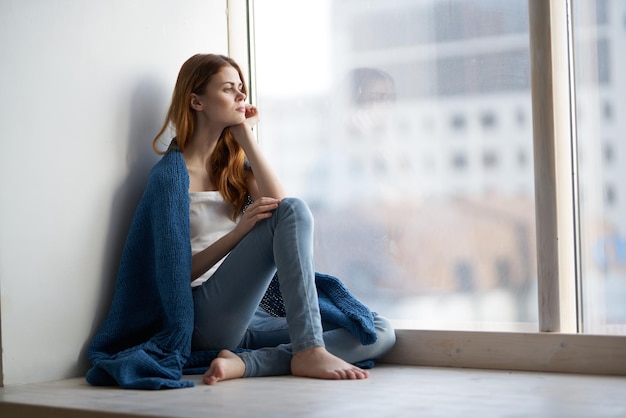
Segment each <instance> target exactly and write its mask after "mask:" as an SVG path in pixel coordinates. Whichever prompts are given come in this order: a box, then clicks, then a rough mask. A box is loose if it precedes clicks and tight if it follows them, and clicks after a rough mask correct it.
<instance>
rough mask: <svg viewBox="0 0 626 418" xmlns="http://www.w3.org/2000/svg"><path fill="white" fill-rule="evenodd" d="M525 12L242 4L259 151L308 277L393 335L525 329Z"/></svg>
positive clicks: (376, 3) (398, 4)
mask: <svg viewBox="0 0 626 418" xmlns="http://www.w3.org/2000/svg"><path fill="white" fill-rule="evenodd" d="M527 9H528V7H527V1H526V0H428V1H427V0H402V1H393V2H390V1H388V0H370V1H367V2H363V1H362V0H326V1H315V2H312V1H303V0H299V1H294V0H273V1H257V2H255V3H254V18H255V30H256V33H255V46H256V54H255V55H256V63H255V65H256V80H257V84H258V85H257V93H258V105H259V108H260V109H261V111H262V121H261V124H260V126H259V140H260V142H261V144H262V146H264V147H265V148H266V149H267V151H268V154H269V155H271V157H272V159H273V162H274V164H275V166H276V167H277V168H278V171H279V174H280V175H281V178H283V179H284V181H285V185H286V187H287V189H288V190H289V192H290V193H291V194H295V195H298V196H300V197H303V198H304V199H306V200H307V201H308V202H309V204H310V205H311V207H312V209H313V211H314V215H315V218H316V249H315V250H316V267H317V269H318V270H320V271H324V272H327V273H330V274H335V275H337V276H339V277H341V278H342V279H343V280H344V281H345V282H346V283H347V285H348V286H349V288H350V289H351V290H352V291H353V292H354V293H355V294H357V296H358V297H360V298H361V299H362V300H364V301H366V302H367V304H368V305H369V306H372V307H373V308H374V309H375V310H378V311H380V312H384V314H385V316H387V317H389V318H394V320H395V322H396V324H397V325H398V326H402V327H421V328H441V329H444V328H448V329H451V328H455V329H487V330H500V329H502V330H520V329H522V330H536V329H537V295H536V283H537V278H536V270H537V269H536V259H535V258H536V257H535V252H536V250H535V228H534V225H535V223H534V180H533V166H532V155H533V152H532V124H531V123H530V118H531V98H530V82H529V80H530V75H529V36H528V11H527ZM287 16H288V17H289V18H287ZM283 17H284V18H283ZM294 22H295V23H294ZM287 34H288V35H287Z"/></svg>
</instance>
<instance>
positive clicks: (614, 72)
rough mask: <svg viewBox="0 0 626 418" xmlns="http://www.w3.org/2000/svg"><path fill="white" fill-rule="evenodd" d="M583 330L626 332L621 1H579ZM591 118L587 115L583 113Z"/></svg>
mask: <svg viewBox="0 0 626 418" xmlns="http://www.w3.org/2000/svg"><path fill="white" fill-rule="evenodd" d="M573 5H574V8H573V16H574V20H573V25H574V28H573V33H574V35H575V37H574V48H576V49H575V57H576V61H575V75H576V84H575V86H576V99H577V102H576V111H577V112H576V114H577V116H578V118H577V122H578V123H577V143H578V150H579V153H578V167H579V188H580V197H579V202H580V230H581V232H580V236H581V242H580V247H581V257H580V258H581V268H580V280H581V286H580V291H581V299H582V331H583V332H587V333H596V334H598V333H600V334H604V333H609V334H626V303H624V301H626V252H625V248H626V247H625V245H624V243H625V242H626V202H625V201H624V199H623V198H622V196H624V195H625V193H626V185H625V184H626V183H625V182H624V179H625V178H626V164H624V161H621V160H620V157H621V156H623V155H624V152H625V151H626V148H625V147H626V143H624V141H607V140H603V138H620V137H623V133H624V132H625V129H626V122H625V121H624V118H619V117H617V115H623V114H624V112H626V95H624V91H625V90H624V77H623V74H624V68H625V64H626V62H624V60H623V59H622V58H621V55H622V51H623V50H624V48H625V47H626V32H625V31H624V30H623V28H622V27H621V25H622V22H621V21H620V16H624V15H625V13H626V4H625V3H624V2H623V1H620V0H598V1H577V2H574V3H573ZM583 116H584V118H583ZM582 155H584V157H585V161H584V164H583V162H582V161H581V159H580V157H581V156H582Z"/></svg>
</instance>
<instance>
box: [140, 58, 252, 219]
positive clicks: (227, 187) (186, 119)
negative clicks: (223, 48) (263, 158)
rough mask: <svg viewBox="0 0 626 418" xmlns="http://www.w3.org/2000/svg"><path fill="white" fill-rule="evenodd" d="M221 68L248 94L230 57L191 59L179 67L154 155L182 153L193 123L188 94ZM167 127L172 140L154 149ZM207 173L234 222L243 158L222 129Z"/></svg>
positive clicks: (243, 198) (240, 200)
mask: <svg viewBox="0 0 626 418" xmlns="http://www.w3.org/2000/svg"><path fill="white" fill-rule="evenodd" d="M225 66H230V67H233V68H234V69H235V70H237V72H238V73H239V77H240V78H241V81H242V83H243V87H242V91H243V93H244V94H246V95H247V94H248V90H247V87H246V84H245V81H244V80H245V79H244V76H243V73H242V71H241V68H240V67H239V65H237V63H236V62H235V61H234V60H233V59H232V58H229V57H226V56H224V55H216V54H197V55H194V56H192V57H191V58H189V59H188V60H187V61H185V63H184V64H183V65H182V67H181V68H180V72H179V73H178V78H177V80H176V85H175V86H174V92H173V94H172V102H171V104H170V108H169V110H168V111H167V115H166V117H165V122H164V123H163V126H162V127H161V130H160V131H159V133H158V134H157V135H156V136H155V137H154V140H153V141H152V149H153V150H154V151H155V152H156V153H157V154H160V155H163V154H166V153H167V152H169V151H170V150H171V149H172V148H174V147H178V148H179V149H180V150H181V151H182V152H184V151H185V146H186V144H187V142H188V141H189V140H190V139H191V137H192V135H193V132H194V131H195V129H196V124H197V116H196V112H195V111H194V110H193V109H192V108H191V93H195V94H198V95H200V94H203V93H204V91H205V89H206V86H207V84H208V83H209V81H210V80H211V77H213V75H215V74H216V73H217V72H218V71H219V70H221V69H222V68H223V67H225ZM170 125H171V126H172V127H173V128H174V131H175V132H176V137H175V138H174V140H173V141H172V142H171V143H170V146H169V147H168V148H167V149H166V150H165V151H162V150H160V149H159V148H158V143H159V138H160V137H161V136H162V135H163V134H164V133H165V131H166V130H167V129H168V127H169V126H170ZM207 171H208V173H209V178H210V179H211V182H212V183H213V184H214V185H215V186H216V187H217V190H218V191H219V192H220V194H221V195H222V196H223V197H224V199H225V200H226V201H227V202H228V203H230V205H231V206H232V207H233V216H232V218H233V220H235V219H236V218H237V217H238V216H239V215H240V214H241V212H242V211H243V208H244V206H245V204H246V203H247V200H248V190H247V184H246V177H247V173H246V155H245V153H244V151H243V149H242V148H241V146H240V145H239V143H238V142H237V141H235V139H234V138H233V135H232V134H231V133H230V130H229V129H228V128H226V129H224V131H223V132H222V134H221V135H220V139H219V141H218V142H217V146H216V147H215V150H214V151H213V154H211V157H210V158H209V162H208V166H207Z"/></svg>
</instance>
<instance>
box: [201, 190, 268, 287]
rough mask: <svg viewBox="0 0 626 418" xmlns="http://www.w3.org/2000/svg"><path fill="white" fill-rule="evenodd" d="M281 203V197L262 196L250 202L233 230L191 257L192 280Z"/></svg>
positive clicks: (222, 255) (218, 259) (211, 265)
mask: <svg viewBox="0 0 626 418" xmlns="http://www.w3.org/2000/svg"><path fill="white" fill-rule="evenodd" d="M279 203H280V200H279V199H274V198H272V197H261V198H259V199H257V200H255V201H254V203H252V204H250V206H248V208H247V209H246V211H245V213H244V214H243V215H241V219H240V220H239V222H238V223H237V226H235V228H234V229H233V230H232V231H230V232H229V233H227V234H226V235H224V236H223V237H222V238H220V239H218V240H217V241H215V242H214V243H213V244H211V245H209V246H208V247H206V248H205V249H204V250H202V251H200V252H198V253H196V254H194V256H193V257H192V258H191V281H194V280H196V279H197V278H198V277H200V276H202V275H203V274H204V273H205V272H206V271H207V270H209V269H210V268H211V267H213V266H214V265H215V263H217V262H218V261H220V260H221V259H222V258H224V256H225V255H226V254H228V253H229V252H230V251H231V250H232V249H233V248H235V246H236V245H237V244H238V243H239V241H241V239H242V238H243V237H245V236H246V234H247V233H248V232H250V230H251V229H252V228H253V227H254V225H256V223H257V222H258V221H260V220H261V219H265V218H269V217H270V216H272V211H273V210H275V209H276V208H277V207H278V204H279Z"/></svg>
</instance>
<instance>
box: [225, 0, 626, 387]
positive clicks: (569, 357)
mask: <svg viewBox="0 0 626 418" xmlns="http://www.w3.org/2000/svg"><path fill="white" fill-rule="evenodd" d="M572 1H573V0H566V1H562V0H528V7H529V19H530V25H529V31H530V51H531V61H530V63H531V96H532V108H533V110H532V112H533V147H534V170H535V172H534V176H535V197H536V203H535V212H536V223H537V224H536V228H537V257H538V262H537V269H538V272H537V273H538V292H539V298H538V301H539V304H538V312H539V331H538V332H536V333H523V332H492V331H448V330H413V329H398V330H396V334H397V337H398V340H397V343H396V346H395V348H394V349H393V350H392V352H391V353H389V354H388V355H387V356H386V357H385V358H383V359H382V360H381V361H383V362H387V363H395V364H406V365H415V366H437V367H469V368H487V369H504V370H507V369H508V370H510V369H512V370H524V371H550V372H569V373H591V374H612V375H626V336H617V335H590V334H582V333H581V332H582V314H581V312H580V311H579V309H578V308H577V307H578V306H582V305H581V302H582V301H581V295H580V292H579V290H578V289H580V257H579V251H580V247H579V245H578V239H579V237H578V231H579V220H578V194H577V193H578V192H577V190H578V187H577V186H578V184H577V182H578V179H577V176H578V168H577V163H576V158H574V156H575V155H576V151H577V149H576V120H575V112H574V103H575V89H574V85H575V83H574V70H573V56H572V54H571V53H570V51H573V49H572V42H573V40H572V29H573V28H572ZM226 3H227V19H228V53H229V55H230V56H231V57H233V58H234V59H235V60H236V61H237V62H239V64H240V65H241V67H242V70H243V71H244V74H245V76H246V78H247V80H248V85H249V87H250V88H249V90H250V94H249V96H250V97H249V100H250V101H251V102H252V103H254V102H255V100H256V90H255V85H256V83H255V82H254V73H255V72H254V62H255V56H254V49H255V48H254V36H253V35H254V16H253V13H252V10H253V6H254V0H246V1H245V2H243V1H240V0H227V1H226ZM563 74H568V77H563V76H562V75H563ZM564 99H565V100H564ZM572 278H574V279H572Z"/></svg>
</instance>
